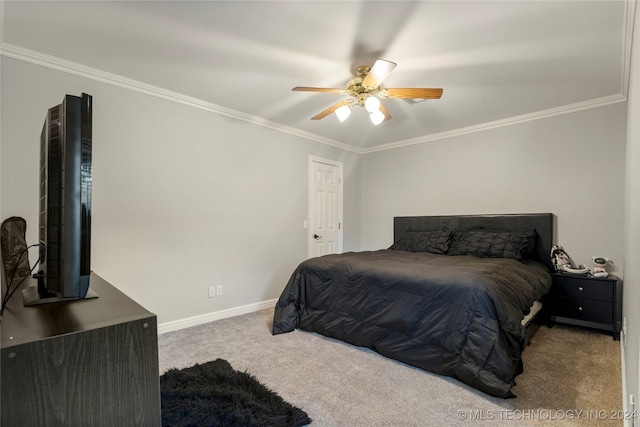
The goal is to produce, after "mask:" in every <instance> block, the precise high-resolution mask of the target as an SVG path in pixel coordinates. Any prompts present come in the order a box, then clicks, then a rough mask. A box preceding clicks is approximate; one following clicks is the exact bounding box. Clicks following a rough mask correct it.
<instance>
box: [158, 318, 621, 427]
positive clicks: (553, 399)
mask: <svg viewBox="0 0 640 427" xmlns="http://www.w3.org/2000/svg"><path fill="white" fill-rule="evenodd" d="M272 319H273V310H264V311H260V312H257V313H251V314H247V315H244V316H238V317H233V318H230V319H224V320H219V321H217V322H212V323H209V324H205V325H200V326H196V327H193V328H188V329H183V330H181V331H176V332H169V333H166V334H163V335H160V337H159V361H160V373H163V372H164V371H166V370H167V369H169V368H172V367H176V368H184V367H187V366H192V365H193V364H195V363H203V362H206V361H209V360H213V359H215V358H223V359H226V360H227V361H229V362H230V363H231V365H232V366H233V367H234V368H235V369H237V370H240V371H247V372H249V373H250V374H252V375H254V376H255V377H256V378H257V379H258V380H259V381H260V382H262V383H263V384H265V385H266V386H267V387H269V388H271V389H272V390H274V391H276V392H277V393H278V394H280V396H282V397H283V398H284V399H285V400H287V401H288V402H290V403H292V404H293V405H296V406H298V407H300V408H301V409H303V410H304V411H306V412H307V413H308V414H309V416H310V417H311V418H312V419H313V423H312V424H311V426H312V427H313V426H328V427H331V426H340V427H342V426H353V427H359V426H362V427H365V426H366V427H374V426H395V427H404V426H476V425H480V426H519V427H524V426H554V427H555V426H558V427H560V426H563V427H564V426H622V425H623V423H622V421H620V420H615V419H613V418H615V416H617V415H619V414H618V412H619V411H620V412H621V409H622V396H621V373H620V343H619V342H617V341H613V340H612V338H611V336H610V335H606V334H602V333H599V332H593V331H589V330H584V329H578V328H571V327H566V326H561V325H556V326H555V327H553V328H547V327H545V326H543V327H541V328H540V330H539V331H538V333H537V335H536V336H535V337H534V340H533V341H532V344H531V346H530V347H528V348H527V349H526V350H525V353H524V355H523V361H524V366H525V372H524V373H523V374H522V375H520V376H519V377H518V378H517V382H518V384H517V386H516V387H515V388H514V390H513V391H514V393H515V394H516V395H518V397H517V398H515V399H506V400H505V399H500V398H495V397H491V396H488V395H486V394H484V393H482V392H480V391H477V390H475V389H473V388H470V387H468V386H466V385H464V384H462V383H460V382H458V381H456V380H454V379H451V378H446V377H441V376H438V375H435V374H431V373H429V372H425V371H423V370H420V369H417V368H413V367H411V366H407V365H405V364H403V363H399V362H395V361H393V360H390V359H387V358H385V357H383V356H380V355H378V354H377V353H375V352H372V351H370V350H367V349H363V348H359V347H354V346H351V345H348V344H345V343H342V342H340V341H336V340H332V339H328V338H325V337H323V336H321V335H318V334H314V333H308V332H303V331H298V330H296V331H294V332H291V333H288V334H283V335H277V336H272V335H271V322H272Z"/></svg>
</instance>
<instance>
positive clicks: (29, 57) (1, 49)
mask: <svg viewBox="0 0 640 427" xmlns="http://www.w3.org/2000/svg"><path fill="white" fill-rule="evenodd" d="M626 4H627V7H626V8H625V19H626V21H625V27H626V28H625V37H624V53H623V59H622V60H623V67H622V68H623V76H622V85H621V91H622V93H620V94H615V95H611V96H607V97H603V98H597V99H593V100H588V101H584V102H579V103H575V104H570V105H565V106H561V107H556V108H551V109H548V110H542V111H537V112H534V113H528V114H523V115H520V116H515V117H510V118H506V119H501V120H497V121H493V122H487V123H481V124H478V125H473V126H468V127H464V128H458V129H453V130H450V131H446V132H441V133H436V134H430V135H424V136H421V137H417V138H411V139H407V140H403V141H396V142H391V143H388V144H381V145H378V146H375V147H371V148H357V147H354V146H352V145H350V144H347V143H344V142H341V141H337V140H334V139H330V138H325V137H322V136H320V135H316V134H313V133H310V132H305V131H302V130H300V129H296V128H293V127H290V126H285V125H283V124H280V123H276V122H272V121H270V120H267V119H264V118H262V117H257V116H252V115H249V114H245V113H242V112H240V111H236V110H233V109H230V108H226V107H223V106H220V105H217V104H213V103H210V102H207V101H203V100H201V99H198V98H194V97H191V96H187V95H183V94H180V93H178V92H173V91H170V90H167V89H163V88H161V87H158V86H154V85H150V84H147V83H144V82H140V81H138V80H133V79H130V78H127V77H123V76H120V75H118V74H114V73H109V72H107V71H102V70H99V69H96V68H92V67H88V66H86V65H82V64H78V63H76V62H72V61H68V60H65V59H61V58H58V57H55V56H51V55H47V54H44V53H40V52H37V51H33V50H30V49H26V48H23V47H20V46H16V45H13V44H10V43H0V55H1V56H6V57H8V58H13V59H17V60H20V61H25V62H29V63H32V64H35V65H39V66H43V67H46V68H50V69H53V70H57V71H62V72H65V73H69V74H73V75H76V76H79V77H83V78H87V79H91V80H95V81H99V82H102V83H106V84H109V85H113V86H117V87H121V88H124V89H128V90H132V91H136V92H140V93H143V94H146V95H150V96H154V97H157V98H162V99H165V100H168V101H173V102H177V103H180V104H183V105H187V106H190V107H193V108H198V109H201V110H205V111H208V112H211V113H215V114H220V115H223V116H226V117H231V118H234V119H237V120H242V121H244V122H248V123H251V124H254V125H258V126H262V127H265V128H269V129H272V130H276V131H279V132H283V133H286V134H289V135H293V136H297V137H300V138H303V139H307V140H310V141H315V142H319V143H322V144H326V145H330V146H332V147H336V148H340V149H343V150H346V151H351V152H354V153H357V154H367V153H374V152H378V151H385V150H392V149H396V148H402V147H407V146H410V145H416V144H423V143H426V142H432V141H438V140H441V139H446V138H453V137H456V136H461V135H467V134H470V133H475V132H482V131H486V130H491V129H497V128H501V127H505V126H511V125H516V124H520V123H525V122H530V121H534V120H540V119H545V118H550V117H554V116H559V115H564V114H571V113H575V112H578V111H583V110H588V109H592V108H599V107H604V106H607V105H612V104H617V103H621V102H626V100H627V96H626V91H627V88H628V80H629V66H630V63H631V61H630V55H631V40H632V37H633V17H634V15H633V13H634V10H635V0H631V1H628V2H626Z"/></svg>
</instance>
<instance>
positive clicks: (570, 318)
mask: <svg viewBox="0 0 640 427" xmlns="http://www.w3.org/2000/svg"><path fill="white" fill-rule="evenodd" d="M552 278H553V285H552V287H551V293H550V295H549V296H550V298H549V301H548V302H549V303H550V306H551V322H552V323H553V322H559V323H566V324H572V325H578V326H585V327H589V328H596V329H601V330H605V331H610V332H611V333H612V335H613V339H615V340H619V339H620V330H621V329H622V280H621V279H620V278H618V277H616V276H613V275H611V274H610V275H609V276H608V277H606V278H598V277H592V276H587V275H583V274H566V273H564V274H563V273H558V274H553V275H552Z"/></svg>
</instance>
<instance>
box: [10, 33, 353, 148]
mask: <svg viewBox="0 0 640 427" xmlns="http://www.w3.org/2000/svg"><path fill="white" fill-rule="evenodd" d="M0 55H2V56H6V57H7V58H13V59H17V60H20V61H24V62H29V63H31V64H35V65H39V66H42V67H46V68H50V69H53V70H57V71H62V72H64V73H68V74H73V75H75V76H79V77H83V78H86V79H90V80H94V81H98V82H101V83H106V84H109V85H112V86H117V87H120V88H123V89H128V90H132V91H135V92H139V93H143V94H146V95H150V96H154V97H157V98H161V99H164V100H168V101H173V102H177V103H179V104H183V105H187V106H190V107H193V108H198V109H200V110H205V111H208V112H211V113H215V114H220V115H222V116H226V117H231V118H234V119H237V120H242V121H244V122H248V123H251V124H254V125H258V126H262V127H265V128H269V129H273V130H276V131H279V132H283V133H287V134H289V135H293V136H298V137H301V138H304V139H308V140H311V141H315V142H320V143H322V144H326V145H330V146H333V147H337V148H340V149H343V150H347V151H353V152H356V153H360V152H361V150H358V149H356V148H354V147H353V146H351V145H349V144H345V143H343V142H340V141H337V140H334V139H330V138H325V137H322V136H320V135H315V134H313V133H309V132H305V131H302V130H300V129H296V128H293V127H290V126H285V125H283V124H280V123H276V122H272V121H270V120H267V119H264V118H262V117H257V116H252V115H250V114H245V113H242V112H240V111H236V110H233V109H231V108H226V107H223V106H221V105H217V104H213V103H211V102H207V101H203V100H201V99H198V98H194V97H191V96H187V95H183V94H181V93H178V92H173V91H170V90H167V89H163V88H161V87H158V86H154V85H150V84H147V83H144V82H141V81H138V80H134V79H130V78H127V77H123V76H121V75H118V74H114V73H110V72H107V71H102V70H99V69H97V68H93V67H88V66H86V65H82V64H78V63H77V62H72V61H68V60H66V59H62V58H58V57H55V56H51V55H47V54H44V53H41V52H37V51H34V50H30V49H26V48H23V47H20V46H16V45H13V44H10V43H0Z"/></svg>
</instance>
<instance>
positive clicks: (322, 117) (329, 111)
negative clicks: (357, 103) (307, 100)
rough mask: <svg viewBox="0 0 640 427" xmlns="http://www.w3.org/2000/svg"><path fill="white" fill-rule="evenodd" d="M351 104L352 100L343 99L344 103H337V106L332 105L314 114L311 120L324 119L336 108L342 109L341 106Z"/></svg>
mask: <svg viewBox="0 0 640 427" xmlns="http://www.w3.org/2000/svg"><path fill="white" fill-rule="evenodd" d="M352 102H353V100H352V99H345V100H344V101H341V102H338V103H337V104H334V105H332V106H331V107H329V108H327V109H326V110H324V111H322V112H320V113H318V114H316V115H315V116H313V117H311V120H320V119H324V118H325V117H327V116H328V115H329V114H331V113H333V112H334V111H336V110H337V109H338V108H340V107H342V106H343V105H349V104H351V103H352Z"/></svg>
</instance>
